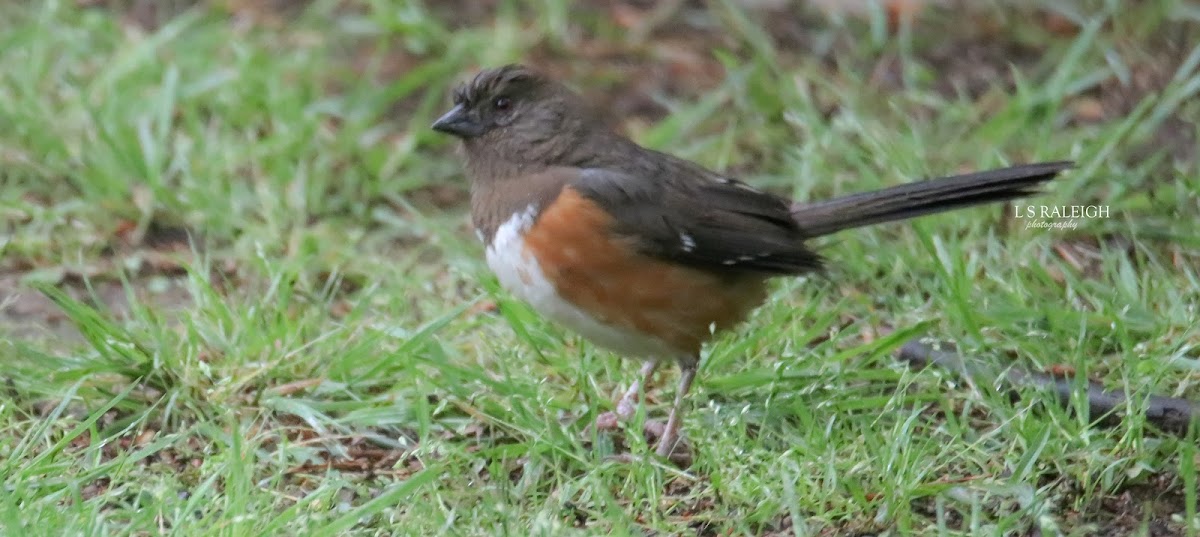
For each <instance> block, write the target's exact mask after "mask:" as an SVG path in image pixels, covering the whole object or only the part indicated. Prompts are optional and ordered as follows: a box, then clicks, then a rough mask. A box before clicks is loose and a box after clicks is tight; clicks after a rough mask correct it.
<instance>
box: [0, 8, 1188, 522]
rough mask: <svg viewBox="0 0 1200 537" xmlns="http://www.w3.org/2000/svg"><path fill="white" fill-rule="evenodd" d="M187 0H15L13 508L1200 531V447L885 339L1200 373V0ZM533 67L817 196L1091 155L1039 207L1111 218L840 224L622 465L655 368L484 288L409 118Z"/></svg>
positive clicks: (653, 409) (9, 14) (185, 517)
mask: <svg viewBox="0 0 1200 537" xmlns="http://www.w3.org/2000/svg"><path fill="white" fill-rule="evenodd" d="M168 4H170V5H172V6H177V7H180V8H181V9H180V10H179V11H178V12H173V11H170V10H169V9H168V8H166V7H162V8H161V9H159V10H158V11H156V12H155V14H154V16H153V17H151V20H142V21H141V22H143V23H149V24H146V25H139V24H137V21H138V19H139V18H145V16H144V14H143V15H139V13H141V12H139V11H138V9H137V5H143V6H144V5H146V4H140V3H139V2H131V3H125V4H123V5H117V6H110V7H109V8H96V7H93V8H83V7H78V6H76V5H75V4H74V3H70V2H45V3H41V4H37V3H29V4H20V3H17V4H11V5H10V4H6V5H4V6H2V7H0V15H2V16H0V20H3V21H4V22H2V23H0V29H2V31H0V124H2V125H4V126H5V127H4V128H3V129H0V222H3V226H4V233H3V235H2V237H3V238H2V239H0V252H3V257H2V260H0V269H2V273H0V276H2V277H0V296H7V298H6V299H0V302H2V303H3V304H4V306H3V307H0V310H2V311H0V320H2V321H3V326H2V327H0V333H5V334H7V336H8V337H7V339H5V340H2V341H0V357H3V363H4V364H5V366H6V371H5V372H4V374H3V377H4V384H5V385H4V386H3V387H0V393H2V395H0V455H2V456H0V486H2V487H3V493H2V494H0V527H2V528H4V530H3V531H2V532H0V533H4V534H23V535H24V534H29V535H36V534H45V535H61V534H87V535H93V534H158V533H163V534H183V535H192V534H215V535H262V534H297V533H300V534H313V535H345V534H353V535H360V534H361V535H366V534H393V533H398V534H434V533H450V534H462V535H476V534H500V533H505V534H508V533H511V534H534V535H563V534H596V533H614V534H646V533H651V534H678V533H699V534H704V535H717V534H720V535H725V534H739V535H740V534H770V533H775V534H797V535H841V534H855V533H856V532H857V533H861V532H870V533H878V532H882V533H888V534H892V535H916V534H921V535H925V534H928V535H941V534H946V535H1001V534H1027V533H1030V532H1032V531H1035V530H1040V531H1041V532H1042V533H1043V534H1055V533H1061V534H1068V535H1096V534H1102V533H1104V532H1106V531H1111V532H1113V533H1112V534H1114V535H1117V534H1121V535H1123V534H1141V535H1174V534H1188V535H1194V534H1196V532H1197V529H1198V528H1200V518H1198V517H1197V513H1196V509H1197V506H1196V490H1197V470H1196V461H1197V452H1196V447H1195V446H1196V443H1195V440H1196V439H1195V437H1194V435H1191V434H1189V435H1186V436H1184V437H1175V436H1171V435H1168V434H1165V433H1162V432H1160V431H1157V430H1155V428H1154V427H1153V426H1152V425H1150V424H1148V423H1146V422H1145V420H1144V419H1142V418H1141V417H1139V416H1138V415H1137V413H1136V412H1132V413H1131V414H1132V415H1131V416H1130V417H1128V418H1127V419H1125V420H1124V421H1123V422H1122V423H1121V424H1120V425H1118V426H1116V427H1112V428H1097V427H1095V426H1092V425H1090V421H1091V419H1092V418H1095V416H1087V415H1085V413H1080V412H1071V411H1067V410H1063V409H1059V408H1057V407H1056V406H1055V405H1053V404H1052V403H1051V398H1050V397H1049V396H1047V395H1045V394H1037V393H1030V394H1026V397H1025V398H1023V399H1022V400H1021V401H1019V402H1012V401H1010V400H1009V399H1008V398H1007V397H1005V396H1004V395H1003V394H997V393H994V392H993V391H992V390H990V389H988V387H987V386H971V385H966V384H962V383H959V382H957V381H956V380H955V379H953V378H950V377H944V376H942V375H939V374H937V373H935V372H914V371H908V370H905V369H903V368H902V367H900V366H898V365H897V364H896V363H894V361H893V359H892V352H893V351H894V350H895V349H896V348H897V347H898V346H899V345H900V344H901V343H903V341H904V340H905V339H906V338H907V337H909V336H911V335H915V334H917V333H923V334H927V335H930V336H932V337H935V338H937V339H941V340H946V341H952V342H956V343H957V344H958V346H959V348H960V349H961V350H962V351H963V352H967V353H971V354H976V355H983V356H987V357H991V358H995V359H1004V360H1015V361H1016V362H1018V363H1021V364H1024V365H1026V366H1029V367H1035V368H1051V367H1054V366H1066V367H1070V368H1073V369H1074V370H1075V371H1076V372H1077V373H1078V374H1079V375H1080V376H1081V378H1082V377H1083V376H1086V377H1091V378H1094V379H1097V380H1100V381H1102V382H1104V383H1105V384H1107V385H1109V386H1111V387H1114V388H1120V389H1125V390H1128V391H1130V392H1131V393H1132V394H1134V406H1137V405H1141V404H1143V403H1142V401H1144V398H1145V396H1147V395H1149V394H1151V393H1163V394H1170V395H1176V396H1182V397H1191V398H1197V397H1198V396H1200V386H1198V384H1200V376H1198V375H1197V365H1196V364H1197V358H1200V355H1198V354H1197V348H1198V345H1200V325H1198V322H1197V318H1198V317H1197V303H1198V297H1200V269H1198V268H1197V267H1200V263H1198V262H1197V261H1198V260H1200V235H1197V234H1196V233H1195V226H1194V222H1195V221H1196V219H1197V218H1198V217H1200V205H1198V203H1197V199H1200V197H1198V193H1200V172H1198V171H1197V167H1196V165H1195V155H1196V150H1197V142H1196V140H1197V136H1196V134H1197V133H1196V127H1195V125H1196V122H1197V120H1200V104H1198V103H1200V100H1197V99H1196V98H1195V97H1196V95H1197V93H1200V70H1198V69H1197V66H1198V64H1200V48H1197V47H1195V45H1194V43H1195V42H1196V41H1195V37H1196V36H1197V35H1198V34H1197V32H1196V29H1195V28H1196V26H1197V25H1198V24H1200V19H1198V18H1197V17H1198V15H1197V13H1196V12H1195V8H1191V7H1189V6H1187V5H1186V4H1185V3H1183V2H1168V1H1163V2H1142V3H1137V4H1136V5H1129V6H1125V5H1120V4H1118V3H1116V2H1107V3H1102V2H1092V3H1090V4H1094V5H1090V4H1089V9H1088V10H1087V11H1086V13H1083V12H1081V13H1073V12H1071V11H1070V10H1069V9H1066V8H1061V6H1058V4H1057V3H1053V2H1048V1H1047V2H1045V5H1034V6H1029V7H1025V8H1022V10H1021V11H1019V12H1014V11H1012V10H1011V9H1008V8H1004V9H1002V8H1001V7H998V6H990V7H976V8H972V9H973V11H970V12H966V11H963V10H962V9H958V8H956V9H950V10H943V9H940V8H931V9H929V10H927V11H926V12H924V13H922V14H921V15H920V16H919V18H918V19H917V20H916V21H914V22H913V23H912V24H901V25H900V26H899V28H898V29H897V31H895V32H890V31H888V25H887V22H886V17H885V16H884V15H883V14H882V13H879V12H874V11H868V12H867V13H866V14H864V15H863V16H861V17H856V16H844V17H835V18H833V19H826V18H824V17H822V16H820V15H817V14H816V13H815V12H811V11H805V10H797V9H795V8H788V9H789V10H791V11H790V12H789V13H787V14H784V15H780V14H774V15H768V16H764V15H763V14H762V13H756V12H752V11H745V9H744V8H743V7H740V4H739V3H737V2H712V3H709V4H708V7H707V9H706V10H703V11H696V10H693V9H692V8H686V9H687V10H689V11H688V16H691V17H693V18H692V19H687V17H683V18H681V19H677V22H675V23H672V24H674V26H672V24H667V25H664V26H663V27H661V28H659V29H658V31H656V32H654V33H652V34H650V36H649V37H648V38H647V39H646V41H645V42H643V43H633V42H630V41H629V40H627V39H626V37H627V35H626V34H627V32H626V29H625V28H623V27H621V26H620V25H617V24H615V23H614V22H613V19H611V18H610V17H609V16H608V15H609V14H610V12H608V11H605V10H604V9H602V8H599V7H586V8H579V7H576V8H571V7H568V6H567V5H566V4H564V3H560V2H557V1H551V0H546V1H541V2H526V3H509V2H505V3H501V4H500V7H498V8H496V9H495V12H494V13H492V12H480V11H479V10H476V9H472V8H470V6H469V5H468V3H463V4H462V5H457V6H456V7H454V8H451V7H445V6H442V7H438V6H439V4H435V3H432V2H430V3H425V4H422V3H389V2H376V1H361V2H332V1H317V2H313V3H312V4H310V5H308V6H306V7H302V8H290V9H285V10H282V11H273V9H274V8H265V7H263V5H260V4H258V3H254V2H245V3H238V2H229V3H213V4H211V5H210V4H199V5H196V6H192V7H190V8H187V7H186V6H183V3H178V2H176V3H166V4H159V5H160V6H167V5H168ZM1034 4H1038V3H1036V2H1035V3H1034ZM588 5H589V6H591V4H588ZM256 6H257V7H256ZM1056 9H1063V10H1065V11H1055V10H1056ZM634 12H635V13H636V10H635V11H634ZM696 17H699V19H696ZM678 20H692V21H693V22H694V21H696V20H701V21H702V23H700V24H698V26H695V27H690V28H689V27H686V25H685V27H684V28H683V29H680V28H679V25H680V24H684V23H681V22H678ZM1054 21H1057V22H1056V23H1054V24H1051V23H1052V22H1054ZM1063 21H1066V22H1067V23H1068V24H1067V26H1068V27H1069V28H1070V30H1069V31H1064V30H1062V29H1061V28H1060V29H1058V30H1055V28H1059V26H1056V24H1057V25H1061V24H1063ZM989 25H990V26H989ZM989 28H991V29H989ZM1189 35H1190V36H1191V38H1192V39H1191V40H1188V39H1186V38H1185V37H1187V36H1189ZM1172 43H1176V44H1172ZM1177 43H1193V45H1190V46H1191V47H1193V48H1188V46H1186V45H1178V44H1177ZM710 48H711V49H712V50H711V51H710ZM516 60H527V61H535V62H536V63H538V64H539V65H541V66H542V67H544V68H546V69H550V70H551V71H553V72H555V73H557V74H559V75H561V76H564V77H566V78H567V79H568V80H569V81H570V82H572V83H573V84H575V85H577V86H578V87H581V88H584V89H585V90H586V92H587V94H588V95H589V96H590V97H591V98H592V99H593V100H594V101H596V102H597V103H598V104H601V105H604V106H609V107H611V108H613V109H614V110H617V115H619V116H620V117H621V120H622V123H623V125H624V127H625V128H627V129H628V130H629V131H630V133H631V134H632V135H633V136H634V137H635V138H636V139H638V140H639V141H641V142H643V143H644V144H647V145H650V146H652V147H656V148H660V149H664V150H668V151H671V152H673V153H676V154H679V155H681V156H684V157H687V158H691V159H696V160H698V161H700V162H702V163H704V164H706V165H709V166H713V167H717V168H720V169H726V170H732V171H734V172H736V173H738V174H740V175H741V176H742V177H744V178H746V179H747V180H748V181H750V182H752V183H754V184H757V185H760V186H764V187H769V188H772V189H775V190H777V191H779V192H783V193H790V194H793V195H795V196H796V197H799V198H810V199H815V198H820V197H825V196H832V195H836V194H845V193H850V192H854V191H860V190H866V189H871V188H878V187H883V186H886V185H891V184H895V183H898V182H902V181H910V180H915V179H918V178H920V177H925V176H931V175H939V174H943V173H951V172H955V171H959V170H965V169H980V168H987V167H995V166H1000V165H1003V164H1007V163H1011V162H1019V161H1036V160H1054V159H1065V158H1070V159H1074V160H1076V161H1077V162H1078V165H1079V167H1078V169H1076V170H1075V171H1073V172H1072V173H1070V174H1069V175H1067V176H1065V177H1064V178H1063V179H1062V180H1060V181H1058V182H1057V183H1056V184H1055V186H1054V188H1053V189H1051V191H1050V192H1049V193H1048V194H1047V195H1046V196H1044V197H1043V198H1039V199H1038V200H1036V201H1033V202H1031V203H1044V204H1047V205H1104V206H1107V207H1108V208H1109V212H1110V217H1109V218H1107V219H1090V220H1081V221H1079V222H1078V227H1077V228H1076V229H1073V230H1043V229H1026V228H1025V222H1024V221H1022V220H1018V219H1014V218H1012V217H1011V211H1010V212H1009V213H1008V215H1007V216H1006V215H1005V210H1003V209H1001V208H988V209H975V210H971V211H964V212H959V213H954V214H950V215H944V216H937V217H932V218H928V219H924V220H921V221H919V222H915V223H913V224H912V225H905V226H888V227H885V228H877V229H871V230H864V231H858V232H853V233H848V234H844V235H841V236H838V237H836V238H834V239H830V240H827V241H825V242H823V243H822V244H821V245H820V246H821V248H822V251H823V252H824V253H825V254H826V255H827V256H828V257H829V258H830V259H831V261H832V269H831V271H830V273H829V274H828V275H826V276H822V277H813V278H803V279H797V280H790V281H781V282H780V283H779V285H778V286H777V288H776V291H775V293H774V295H773V298H772V300H771V301H770V302H769V303H768V304H767V305H766V306H764V307H763V308H761V309H760V310H759V311H758V312H757V313H756V315H755V316H754V317H753V319H751V321H750V322H749V323H747V324H746V326H745V327H743V328H742V329H741V330H739V331H738V332H737V333H735V334H732V335H729V336H727V337H724V338H722V339H720V340H719V341H718V342H716V343H715V344H713V345H711V347H710V348H709V349H708V350H707V353H706V355H705V361H704V363H703V365H702V371H701V374H700V378H699V380H698V382H697V386H696V389H695V391H694V393H693V394H692V395H693V396H692V398H691V401H692V403H693V409H694V410H693V411H692V412H691V413H690V414H689V417H688V420H687V425H686V427H687V433H688V436H689V438H690V440H691V442H692V443H693V445H694V446H695V463H694V464H693V465H692V466H691V467H689V468H686V469H677V468H673V467H668V466H664V465H661V464H658V463H646V464H636V465H629V464H622V463H618V462H613V461H611V460H609V459H608V458H607V455H610V454H612V453H613V452H615V451H616V450H617V449H618V448H619V447H620V444H623V443H624V444H629V445H630V449H632V450H633V451H635V452H644V451H646V450H647V449H648V447H647V446H646V445H645V442H644V440H643V439H642V438H641V436H640V434H637V433H636V431H637V430H638V427H636V426H631V427H630V429H629V432H628V433H626V434H624V435H623V436H621V435H619V436H618V437H617V438H608V437H592V436H588V435H587V434H586V433H585V432H584V427H583V425H582V424H584V423H588V422H589V421H590V420H591V419H593V418H594V417H595V415H596V414H597V413H599V412H602V411H604V410H606V409H608V408H609V407H610V406H611V404H612V403H611V401H612V399H613V397H614V396H615V394H617V393H619V390H620V389H621V387H622V386H623V385H625V384H627V383H628V382H630V381H631V380H632V379H633V376H634V375H635V374H636V367H635V366H633V365H632V364H630V363H628V362H625V361H622V360H621V359H619V358H617V357H615V356H613V355H611V354H610V353H607V352H604V351H602V350H598V349H595V348H594V347H591V346H589V345H588V344H587V343H586V342H583V341H581V340H579V339H578V338H576V337H574V336H572V335H570V334H566V333H563V332H561V331H559V330H558V329H556V328H555V327H553V326H551V325H549V324H547V323H546V322H544V321H542V320H541V319H540V318H539V317H538V316H537V315H536V314H535V313H533V312H532V311H531V310H530V309H528V308H527V307H525V306H523V305H521V304H519V303H517V302H514V301H513V300H512V299H511V298H509V297H508V296H507V295H505V294H504V293H503V292H501V291H499V290H498V288H497V285H496V283H495V281H494V279H492V278H491V276H490V275H489V274H488V273H487V270H486V268H485V267H484V265H483V263H482V261H481V258H482V256H481V253H480V251H479V250H480V249H479V247H478V245H477V244H476V243H475V242H474V240H473V239H472V234H471V232H470V230H469V229H468V226H467V224H466V218H465V205H464V203H463V201H464V196H465V194H464V193H465V189H466V185H465V184H464V183H463V180H462V178H461V174H462V172H461V168H460V165H459V163H458V161H457V160H456V158H455V157H454V156H453V155H454V153H453V151H452V149H453V148H452V144H451V142H450V141H449V140H447V139H445V138H444V137H442V136H439V135H437V134H436V133H433V132H431V131H430V130H429V129H428V128H427V125H428V124H429V123H430V122H431V120H432V118H434V117H435V116H436V114H437V113H438V112H440V111H441V108H442V107H444V106H445V105H446V103H447V97H446V95H447V90H448V88H449V87H450V86H451V84H453V83H454V82H455V81H457V80H459V79H461V78H462V77H463V76H465V75H466V74H467V73H469V72H470V71H472V70H473V69H474V68H475V67H476V66H480V65H495V64H499V63H502V62H509V61H516ZM712 73H716V74H715V75H714V74H712ZM639 84H641V85H639ZM631 103H632V104H631ZM1097 107H1099V110H1100V113H1097V112H1096V110H1097ZM674 375H675V373H674V372H669V373H666V374H662V375H661V378H660V382H659V383H658V385H656V386H654V387H652V389H651V390H650V396H651V399H652V402H651V404H649V405H647V407H646V408H645V409H644V413H645V414H651V415H654V416H657V415H660V414H663V413H664V412H665V411H666V408H667V405H668V404H669V402H670V398H671V397H672V396H673V379H674V378H675V376H674ZM1076 408H1079V406H1078V405H1076ZM642 417H644V414H643V416H642ZM575 418H578V421H575ZM639 419H641V418H639Z"/></svg>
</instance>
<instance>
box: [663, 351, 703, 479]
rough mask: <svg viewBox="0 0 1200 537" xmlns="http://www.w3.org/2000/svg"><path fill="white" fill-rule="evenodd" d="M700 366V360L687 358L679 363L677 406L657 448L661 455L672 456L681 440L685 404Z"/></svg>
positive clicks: (672, 408) (673, 408) (664, 456)
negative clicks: (680, 432)
mask: <svg viewBox="0 0 1200 537" xmlns="http://www.w3.org/2000/svg"><path fill="white" fill-rule="evenodd" d="M698 366H699V361H698V360H694V359H692V360H687V361H681V362H680V363H679V388H678V389H676V391H675V406H673V407H671V415H670V417H668V418H667V426H666V428H665V429H663V434H662V438H660V439H659V440H658V449H657V450H655V452H656V453H658V456H659V457H663V458H668V459H669V458H670V457H671V452H672V451H674V450H675V444H676V443H677V442H678V441H679V429H680V426H681V424H682V421H683V406H684V403H685V402H686V400H687V393H688V390H689V389H691V387H692V381H693V380H695V378H696V369H697V367H698Z"/></svg>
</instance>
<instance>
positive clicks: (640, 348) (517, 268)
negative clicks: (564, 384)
mask: <svg viewBox="0 0 1200 537" xmlns="http://www.w3.org/2000/svg"><path fill="white" fill-rule="evenodd" d="M536 214H537V208H536V207H534V206H532V205H531V206H530V207H529V208H528V209H526V210H525V211H523V212H520V213H517V214H514V215H513V217H512V218H510V219H509V220H508V221H507V222H505V223H504V224H503V225H501V226H500V227H499V228H498V229H497V230H496V234H495V235H494V236H493V237H492V243H491V244H489V245H488V247H487V264H488V267H489V268H491V269H492V272H494V273H496V277H497V278H498V279H499V280H500V285H501V286H503V287H504V288H505V289H506V290H508V292H510V293H512V294H513V296H515V297H517V298H519V299H521V300H523V301H525V302H527V303H529V305H530V306H533V309H535V310H537V312H538V313H540V314H542V315H543V316H545V317H547V318H549V319H550V320H552V321H555V322H557V323H559V324H561V325H563V326H566V327H567V328H570V329H571V330H574V331H576V332H578V333H579V334H580V335H582V336H583V337H585V338H587V339H588V340H590V341H592V342H593V343H595V344H596V345H599V346H601V347H606V348H608V349H611V350H614V351H617V352H619V353H621V354H624V355H626V356H628V357H631V358H654V359H666V358H674V357H675V356H674V354H676V353H675V352H674V351H672V350H671V348H670V347H669V346H667V345H666V344H665V343H663V342H662V341H660V340H658V339H655V338H651V337H646V336H644V335H642V334H640V333H637V332H633V331H630V330H625V329H622V328H618V327H614V326H610V325H607V324H603V323H601V322H599V321H597V320H596V319H595V318H594V317H592V316H591V315H590V314H588V313H587V312H585V311H583V310H581V309H579V308H578V307H576V306H575V305H574V304H572V303H570V302H567V301H566V300H564V299H563V298H562V297H560V296H559V295H558V291H557V290H556V289H555V287H554V283H553V282H551V281H550V280H549V279H547V278H546V275H545V273H544V272H543V271H542V267H541V265H539V264H538V261H537V258H536V257H535V256H534V255H533V252H531V251H529V250H528V249H526V248H525V241H524V240H522V238H521V237H522V236H523V235H524V233H525V231H526V230H528V229H529V227H530V226H532V225H533V221H534V218H535V215H536ZM565 246H568V247H569V245H565Z"/></svg>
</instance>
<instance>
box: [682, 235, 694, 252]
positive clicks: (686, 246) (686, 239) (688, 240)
mask: <svg viewBox="0 0 1200 537" xmlns="http://www.w3.org/2000/svg"><path fill="white" fill-rule="evenodd" d="M679 242H681V243H683V251H685V252H692V251H694V250H695V249H696V239H695V238H693V237H692V236H691V235H688V234H687V233H680V234H679Z"/></svg>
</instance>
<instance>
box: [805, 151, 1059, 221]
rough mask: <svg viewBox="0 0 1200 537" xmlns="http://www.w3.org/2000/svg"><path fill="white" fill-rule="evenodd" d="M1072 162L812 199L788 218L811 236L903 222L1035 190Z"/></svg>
mask: <svg viewBox="0 0 1200 537" xmlns="http://www.w3.org/2000/svg"><path fill="white" fill-rule="evenodd" d="M1073 166H1074V163H1073V162H1069V161H1062V162H1043V163H1040V164H1022V165H1020V166H1013V167H1011V168H1003V169H999V170H991V171H986V172H976V173H968V174H965V175H955V176H952V177H942V178H938V179H929V180H926V181H918V182H915V183H909V184H906V185H900V186H894V187H891V188H885V189H883V190H876V191H874V192H863V193H861V194H852V195H849V196H844V197H841V198H835V199H831V200H827V201H819V202H816V203H796V204H793V205H792V217H793V218H795V220H796V223H798V224H799V225H800V229H802V230H803V231H804V234H805V235H806V236H809V237H819V236H822V235H829V234H831V233H837V232H838V231H842V230H844V229H852V228H856V227H863V226H869V225H872V224H882V223H884V222H893V221H896V220H906V219H909V218H915V217H918V216H923V215H927V214H934V213H940V212H944V211H950V210H953V209H959V208H962V207H970V206H972V205H982V204H985V203H993V202H999V201H1008V200H1011V199H1016V198H1020V197H1024V196H1029V195H1031V194H1036V193H1037V192H1038V191H1039V187H1040V186H1041V185H1042V183H1045V182H1047V181H1049V180H1051V179H1054V177H1055V176H1057V175H1058V174H1059V173H1060V172H1062V171H1063V170H1067V169H1069V168H1072V167H1073Z"/></svg>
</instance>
